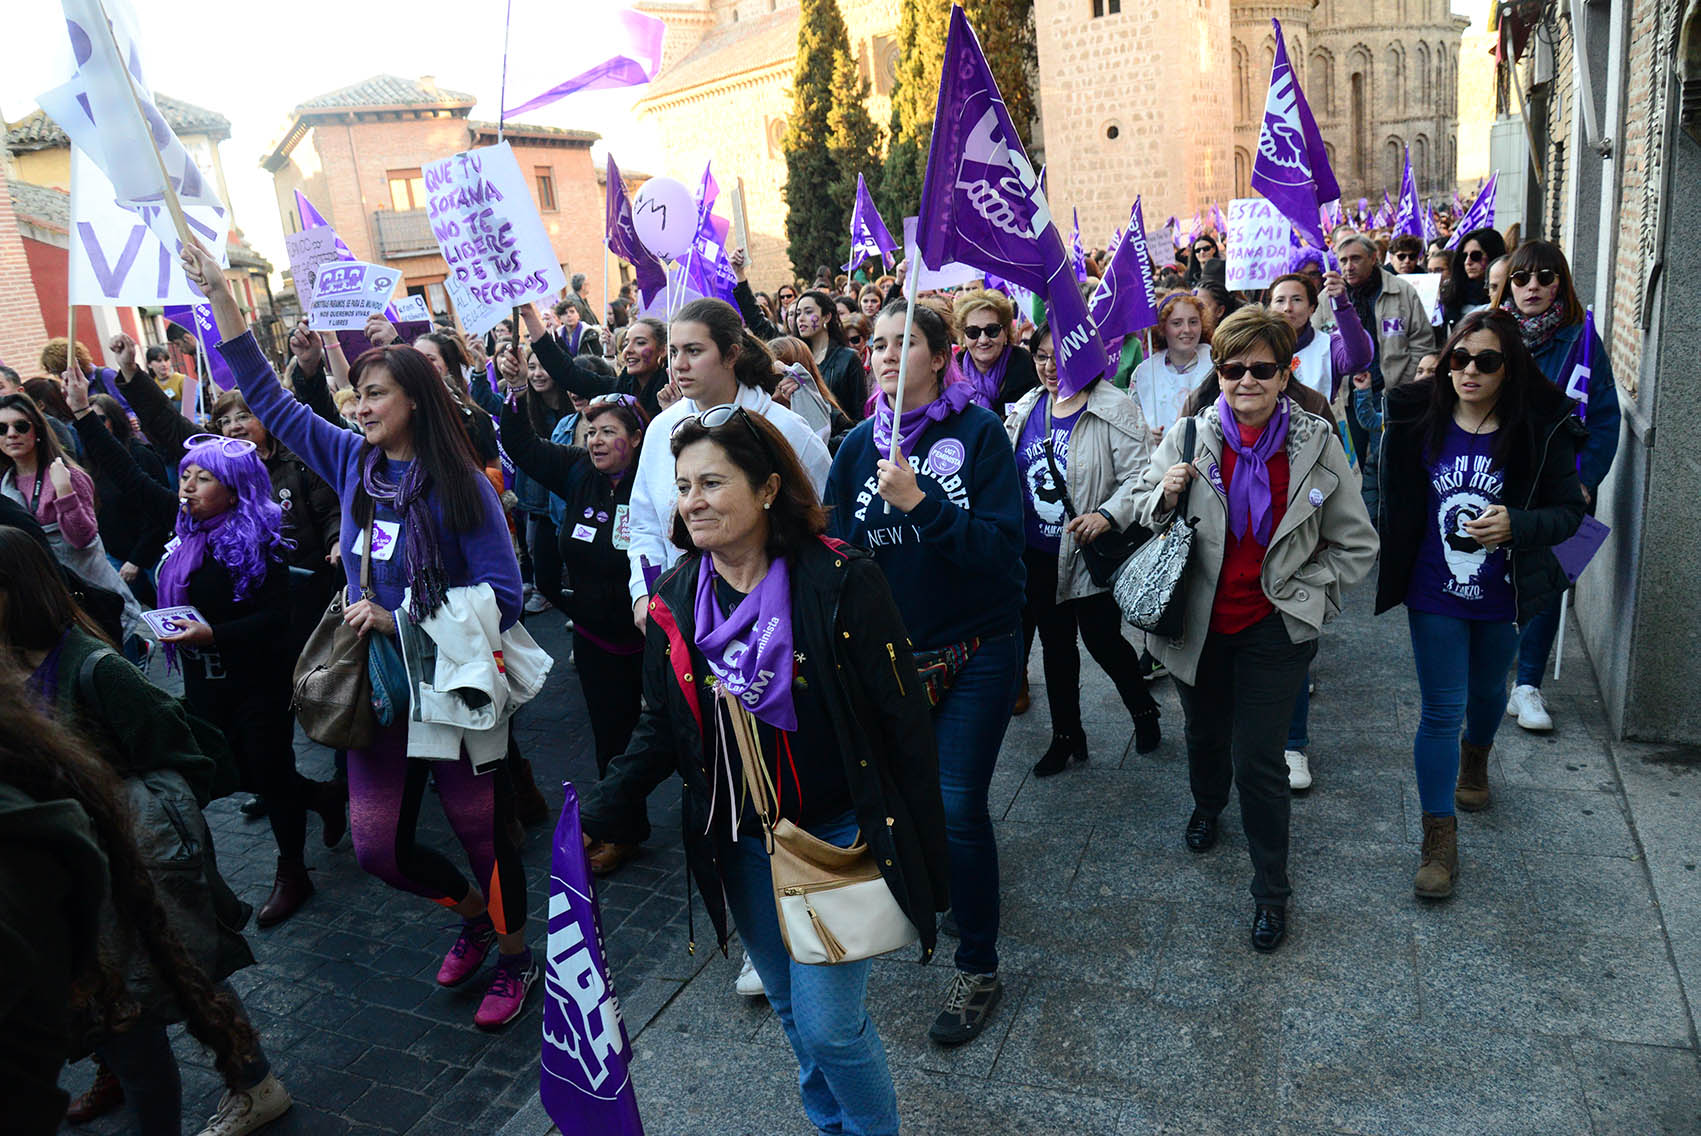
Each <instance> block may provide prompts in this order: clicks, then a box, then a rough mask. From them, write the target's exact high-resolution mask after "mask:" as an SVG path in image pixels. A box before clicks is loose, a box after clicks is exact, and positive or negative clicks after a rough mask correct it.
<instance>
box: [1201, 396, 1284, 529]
mask: <svg viewBox="0 0 1701 1136" xmlns="http://www.w3.org/2000/svg"><path fill="white" fill-rule="evenodd" d="M1217 415H1218V416H1219V417H1220V418H1221V419H1222V427H1223V445H1225V446H1227V447H1228V448H1229V449H1231V450H1233V451H1234V455H1235V463H1234V473H1233V474H1232V475H1231V476H1230V477H1229V484H1228V523H1229V533H1230V534H1231V535H1233V536H1236V537H1238V538H1240V539H1242V540H1244V539H1246V534H1247V532H1248V531H1250V532H1251V533H1252V539H1254V540H1256V541H1257V542H1258V544H1259V546H1260V547H1263V548H1268V547H1269V546H1270V529H1271V519H1272V518H1273V517H1274V516H1275V512H1274V508H1275V507H1274V504H1273V503H1272V502H1271V500H1270V469H1269V467H1268V466H1267V465H1266V464H1265V463H1266V462H1268V461H1269V460H1270V459H1271V458H1273V457H1275V456H1276V455H1277V454H1278V453H1280V452H1281V450H1282V447H1283V446H1285V445H1286V444H1287V440H1288V400H1287V398H1286V397H1285V396H1282V395H1278V396H1277V397H1276V411H1275V413H1274V414H1272V415H1271V416H1270V420H1269V421H1268V422H1266V423H1264V432H1263V433H1262V434H1260V435H1258V440H1257V441H1256V442H1253V443H1252V444H1251V445H1250V446H1249V445H1247V444H1246V443H1245V442H1242V441H1241V440H1240V424H1239V423H1238V422H1236V421H1235V417H1234V411H1233V410H1232V409H1231V408H1230V407H1229V400H1228V396H1227V395H1218V396H1217Z"/></svg>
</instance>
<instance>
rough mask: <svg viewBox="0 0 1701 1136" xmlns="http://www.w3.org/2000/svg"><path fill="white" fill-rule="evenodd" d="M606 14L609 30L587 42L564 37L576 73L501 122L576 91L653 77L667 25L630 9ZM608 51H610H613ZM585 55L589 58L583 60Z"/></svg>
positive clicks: (633, 83)
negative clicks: (609, 24) (609, 33)
mask: <svg viewBox="0 0 1701 1136" xmlns="http://www.w3.org/2000/svg"><path fill="white" fill-rule="evenodd" d="M608 15H610V16H611V17H612V20H613V22H614V23H613V28H612V29H608V28H602V27H599V28H597V29H596V34H592V35H590V36H589V37H588V41H578V40H577V37H575V36H568V37H566V39H565V41H564V47H565V50H566V53H567V55H568V57H569V62H568V64H567V66H569V67H575V66H576V67H577V68H578V70H576V71H574V72H573V74H571V75H570V76H569V77H568V78H566V79H563V80H561V82H559V83H557V84H556V85H555V86H553V87H551V88H549V90H547V91H545V92H543V94H541V95H538V96H536V97H535V98H531V99H527V100H526V101H525V102H523V103H521V104H520V105H519V106H517V107H509V108H508V109H507V111H505V112H504V114H503V118H504V121H506V119H508V118H511V117H514V116H516V115H522V114H525V113H526V112H527V111H533V110H536V109H537V108H538V107H543V106H548V105H549V104H550V103H552V102H554V101H555V100H557V99H560V98H565V97H566V96H568V95H571V94H573V93H574V92H575V91H599V90H606V89H609V88H612V87H636V86H639V85H641V84H644V83H648V82H649V81H650V80H651V79H654V78H655V77H656V72H657V71H659V70H661V57H662V38H663V34H664V33H665V32H666V30H667V25H666V24H664V23H663V22H662V21H661V20H660V19H659V18H658V17H656V16H649V15H645V14H644V13H642V12H634V11H632V10H631V9H629V8H622V9H619V10H617V11H615V12H613V13H610V14H608ZM586 30H588V29H584V28H581V29H579V31H580V33H581V34H583V33H584V32H585V31H586ZM610 30H612V33H613V34H612V36H611V37H609V38H604V34H603V33H604V32H607V31H610ZM610 39H612V41H613V42H612V43H611V42H610ZM558 42H563V41H558ZM610 48H613V51H612V52H611V51H610ZM599 49H600V52H601V53H602V54H601V57H600V58H598V57H597V55H598V52H599ZM587 52H588V53H589V55H590V58H586V54H587Z"/></svg>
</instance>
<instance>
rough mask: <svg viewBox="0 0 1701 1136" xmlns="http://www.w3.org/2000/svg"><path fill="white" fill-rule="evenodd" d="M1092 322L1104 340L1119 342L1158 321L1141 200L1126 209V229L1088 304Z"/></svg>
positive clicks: (1112, 250) (1135, 201) (1111, 253)
mask: <svg viewBox="0 0 1701 1136" xmlns="http://www.w3.org/2000/svg"><path fill="white" fill-rule="evenodd" d="M1087 306H1088V310H1089V311H1090V312H1091V313H1092V317H1093V323H1095V324H1097V325H1098V329H1099V334H1100V335H1101V336H1103V337H1105V338H1106V339H1118V338H1120V337H1122V336H1126V335H1132V334H1134V333H1135V332H1136V331H1141V330H1143V329H1145V328H1148V327H1151V326H1152V325H1153V324H1155V323H1157V322H1158V313H1157V296H1156V294H1155V293H1154V292H1153V290H1152V268H1151V261H1150V259H1149V258H1148V256H1147V252H1146V218H1145V215H1144V213H1143V211H1142V210H1141V208H1140V199H1139V198H1138V197H1136V198H1135V199H1134V207H1133V209H1131V210H1129V214H1128V228H1127V229H1126V230H1124V232H1123V235H1122V237H1121V238H1120V239H1119V240H1118V241H1116V242H1115V243H1114V244H1113V245H1112V246H1111V250H1110V263H1109V264H1108V265H1106V266H1105V270H1104V278H1103V279H1102V280H1100V281H1099V286H1098V288H1097V289H1096V290H1095V291H1094V292H1093V298H1092V300H1091V301H1089V303H1088V305H1087Z"/></svg>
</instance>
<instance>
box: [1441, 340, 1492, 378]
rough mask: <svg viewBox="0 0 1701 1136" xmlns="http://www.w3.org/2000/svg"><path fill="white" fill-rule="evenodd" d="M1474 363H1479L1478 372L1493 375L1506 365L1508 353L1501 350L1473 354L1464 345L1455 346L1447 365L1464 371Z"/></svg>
mask: <svg viewBox="0 0 1701 1136" xmlns="http://www.w3.org/2000/svg"><path fill="white" fill-rule="evenodd" d="M1472 363H1475V364H1476V365H1477V374H1479V375H1492V374H1494V373H1495V372H1497V371H1499V370H1500V368H1502V367H1504V366H1505V365H1506V355H1505V353H1504V352H1500V351H1492V350H1491V351H1478V352H1477V353H1476V354H1475V355H1472V354H1471V353H1470V352H1469V351H1466V350H1465V349H1464V348H1463V347H1455V348H1453V350H1452V353H1451V354H1449V355H1448V356H1447V366H1448V367H1449V368H1451V369H1452V370H1455V371H1463V370H1464V369H1465V368H1466V367H1468V366H1470V365H1471V364H1472Z"/></svg>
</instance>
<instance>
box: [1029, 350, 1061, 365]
mask: <svg viewBox="0 0 1701 1136" xmlns="http://www.w3.org/2000/svg"><path fill="white" fill-rule="evenodd" d="M1034 366H1036V367H1055V366H1057V356H1055V355H1053V354H1052V353H1051V352H1049V351H1035V352H1034Z"/></svg>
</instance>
